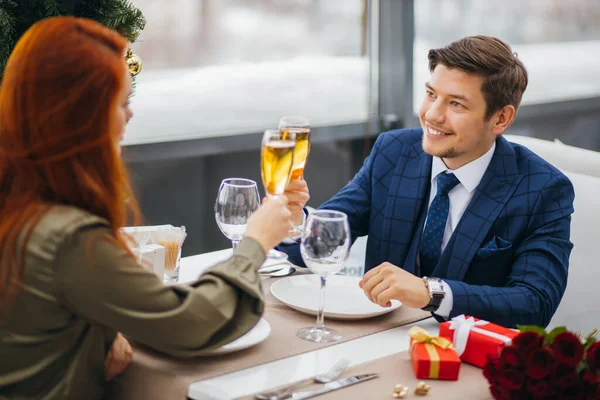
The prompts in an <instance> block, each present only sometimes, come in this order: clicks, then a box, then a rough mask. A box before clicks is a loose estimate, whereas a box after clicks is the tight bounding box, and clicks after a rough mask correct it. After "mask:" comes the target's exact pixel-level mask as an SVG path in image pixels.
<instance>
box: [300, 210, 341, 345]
mask: <svg viewBox="0 0 600 400" xmlns="http://www.w3.org/2000/svg"><path fill="white" fill-rule="evenodd" d="M300 253H301V254H302V259H303V260H304V262H305V263H306V266H307V267H308V268H309V269H310V270H311V271H312V272H313V273H314V274H315V275H317V276H319V278H320V281H321V291H320V296H319V314H318V316H317V325H316V326H311V327H308V328H302V329H300V330H298V332H297V333H296V336H298V337H299V338H301V339H304V340H308V341H311V342H317V343H326V342H335V341H337V340H340V339H341V338H342V336H341V335H340V334H338V333H337V332H335V331H334V330H331V329H329V328H327V327H325V324H324V308H325V284H326V280H327V277H328V276H330V275H333V274H336V273H337V272H339V271H341V270H342V268H343V267H344V263H345V261H346V259H347V258H348V255H349V254H350V226H349V224H348V217H347V216H346V214H344V213H343V212H340V211H331V210H316V211H314V212H313V213H311V214H310V215H309V216H308V219H307V220H306V226H305V227H304V231H303V232H302V241H301V243H300Z"/></svg>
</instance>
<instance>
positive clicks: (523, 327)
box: [517, 325, 547, 336]
mask: <svg viewBox="0 0 600 400" xmlns="http://www.w3.org/2000/svg"><path fill="white" fill-rule="evenodd" d="M517 329H518V330H519V332H536V333H539V334H540V335H542V336H546V335H547V333H546V330H545V329H544V328H542V327H540V326H537V325H517Z"/></svg>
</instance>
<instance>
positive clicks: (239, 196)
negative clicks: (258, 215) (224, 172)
mask: <svg viewBox="0 0 600 400" xmlns="http://www.w3.org/2000/svg"><path fill="white" fill-rule="evenodd" d="M259 206H260V195H259V194H258V187H257V186H256V182H254V181H252V180H250V179H242V178H228V179H223V181H222V182H221V186H220V187H219V193H218V194H217V201H216V202H215V219H216V221H217V225H218V226H219V229H220V230H221V232H223V235H225V237H227V238H228V239H229V240H231V245H232V247H233V251H235V249H236V248H237V246H238V244H239V243H240V241H241V240H242V238H243V237H244V233H246V226H247V224H248V218H250V216H251V215H252V213H253V212H254V211H256V210H257V209H258V207H259Z"/></svg>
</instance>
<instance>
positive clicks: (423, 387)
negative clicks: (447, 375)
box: [415, 381, 431, 396]
mask: <svg viewBox="0 0 600 400" xmlns="http://www.w3.org/2000/svg"><path fill="white" fill-rule="evenodd" d="M429 389H431V386H429V385H428V384H426V383H425V382H423V381H421V382H419V384H418V385H417V387H416V388H415V394H416V395H417V396H425V395H427V393H429Z"/></svg>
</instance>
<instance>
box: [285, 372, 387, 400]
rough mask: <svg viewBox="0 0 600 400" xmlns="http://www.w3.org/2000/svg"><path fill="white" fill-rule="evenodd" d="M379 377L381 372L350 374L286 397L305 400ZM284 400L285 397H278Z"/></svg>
mask: <svg viewBox="0 0 600 400" xmlns="http://www.w3.org/2000/svg"><path fill="white" fill-rule="evenodd" d="M377 377H379V374H364V375H355V376H350V377H348V378H342V379H338V380H337V381H333V382H329V383H326V384H324V385H323V386H322V387H320V388H319V389H314V390H302V391H299V392H294V393H292V394H291V395H287V396H285V397H284V399H293V400H303V399H309V398H311V397H315V396H319V395H321V394H324V393H328V392H333V391H334V390H338V389H342V388H345V387H347V386H351V385H356V384H357V383H361V382H365V381H369V380H371V379H375V378H377ZM277 400H283V399H279V398H278V399H277Z"/></svg>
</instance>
